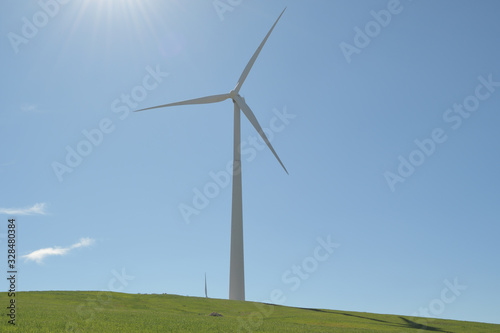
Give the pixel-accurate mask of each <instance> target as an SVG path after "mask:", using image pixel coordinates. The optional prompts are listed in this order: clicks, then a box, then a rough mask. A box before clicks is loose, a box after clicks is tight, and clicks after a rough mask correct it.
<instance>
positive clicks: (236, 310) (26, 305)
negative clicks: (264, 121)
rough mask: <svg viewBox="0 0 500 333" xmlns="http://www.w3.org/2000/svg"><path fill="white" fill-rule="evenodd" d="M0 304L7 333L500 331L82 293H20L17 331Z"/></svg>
mask: <svg viewBox="0 0 500 333" xmlns="http://www.w3.org/2000/svg"><path fill="white" fill-rule="evenodd" d="M0 305H1V307H2V309H4V310H3V313H2V316H1V318H2V319H1V321H2V322H1V323H0V331H1V332H37V333H41V332H106V333H107V332H273V333H274V332H301V333H302V332H341V333H342V332H363V333H367V332H414V333H427V332H454V333H458V332H464V333H465V332H467V333H474V332H478V333H479V332H480V333H485V332H500V325H493V324H483V323H474V322H463V321H453V320H441V319H429V318H427V319H426V318H414V317H402V316H395V315H380V314H371V313H361V312H347V311H333V310H320V309H300V308H291V307H285V306H276V305H267V304H262V303H254V302H241V301H229V300H220V299H206V298H199V297H185V296H176V295H166V294H164V295H136V294H122V293H111V292H82V291H43V292H21V293H16V327H12V325H10V324H8V323H7V321H8V320H9V318H8V316H6V314H7V312H8V309H6V307H7V306H8V305H9V297H8V296H7V293H5V292H4V293H2V296H1V297H0ZM4 305H5V306H4ZM211 313H218V314H221V315H222V316H215V315H212V316H210V314H211Z"/></svg>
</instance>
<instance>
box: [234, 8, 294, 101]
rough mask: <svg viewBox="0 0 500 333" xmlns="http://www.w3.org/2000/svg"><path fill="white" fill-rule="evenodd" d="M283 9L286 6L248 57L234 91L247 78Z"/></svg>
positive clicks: (238, 88)
mask: <svg viewBox="0 0 500 333" xmlns="http://www.w3.org/2000/svg"><path fill="white" fill-rule="evenodd" d="M285 10H286V7H285V9H283V11H282V12H281V14H280V16H279V17H278V19H277V20H276V22H274V24H273V26H272V27H271V30H269V32H268V33H267V35H266V37H265V38H264V40H263V41H262V43H260V45H259V47H258V48H257V51H255V53H254V54H253V56H252V58H250V61H249V62H248V64H247V66H246V67H245V69H244V70H243V73H241V76H240V78H239V80H238V83H237V84H236V88H234V90H235V91H236V93H238V92H239V91H240V89H241V86H242V85H243V82H245V79H246V78H247V76H248V73H249V72H250V70H251V69H252V66H253V64H254V62H255V60H257V57H258V56H259V53H260V51H261V50H262V48H263V47H264V44H266V41H267V39H268V38H269V35H271V32H272V31H273V29H274V27H275V26H276V24H277V23H278V21H279V19H280V18H281V15H283V13H284V12H285Z"/></svg>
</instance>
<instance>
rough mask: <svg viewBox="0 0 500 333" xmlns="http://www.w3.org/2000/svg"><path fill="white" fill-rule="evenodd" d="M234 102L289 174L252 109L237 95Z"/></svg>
mask: <svg viewBox="0 0 500 333" xmlns="http://www.w3.org/2000/svg"><path fill="white" fill-rule="evenodd" d="M234 101H235V102H236V104H238V106H239V107H240V109H241V111H243V113H244V114H245V116H246V117H247V119H248V120H249V121H250V122H251V123H252V125H253V127H254V128H255V130H256V131H257V132H258V133H259V134H260V136H261V137H262V140H264V142H265V143H266V144H267V146H268V147H269V149H271V151H272V152H273V154H274V157H276V159H277V160H278V162H280V164H281V166H282V167H283V169H284V170H285V172H286V173H287V174H288V171H287V170H286V168H285V166H284V165H283V162H281V160H280V158H279V157H278V154H276V151H275V150H274V148H273V145H271V142H269V140H268V139H267V136H266V133H264V131H263V130H262V127H260V124H259V122H258V121H257V118H255V115H254V113H253V112H252V110H251V109H250V107H249V106H248V105H247V103H246V102H245V100H244V99H243V98H242V97H241V96H240V95H236V96H234Z"/></svg>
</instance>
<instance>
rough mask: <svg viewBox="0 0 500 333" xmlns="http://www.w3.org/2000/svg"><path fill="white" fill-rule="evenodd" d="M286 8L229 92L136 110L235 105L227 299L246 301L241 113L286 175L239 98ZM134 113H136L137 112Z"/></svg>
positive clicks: (259, 128)
mask: <svg viewBox="0 0 500 333" xmlns="http://www.w3.org/2000/svg"><path fill="white" fill-rule="evenodd" d="M285 10H286V7H285V9H283V11H282V12H281V14H280V16H279V17H278V18H277V19H276V22H274V24H273V26H272V27H271V29H270V30H269V32H268V33H267V35H266V37H265V38H264V40H263V41H262V43H260V45H259V47H258V48H257V50H256V51H255V53H254V54H253V56H252V58H250V61H249V62H248V64H247V65H246V67H245V69H244V70H243V73H241V76H240V78H239V80H238V83H237V84H236V87H235V88H234V89H233V90H231V91H230V92H229V93H226V94H221V95H212V96H206V97H201V98H195V99H190V100H186V101H182V102H176V103H170V104H164V105H158V106H153V107H150V108H145V109H141V110H137V111H144V110H151V109H157V108H163V107H170V106H177V105H189V104H209V103H217V102H222V101H224V100H226V99H229V98H230V99H232V100H233V103H234V147H233V150H234V155H233V197H232V209H231V259H230V266H229V299H234V300H242V301H244V300H245V270H244V258H243V210H242V198H241V152H240V143H241V135H240V110H241V111H243V114H245V116H246V117H247V119H248V120H249V121H250V123H251V124H252V125H253V127H254V128H255V130H257V132H258V133H259V134H260V136H261V137H262V139H263V140H264V142H265V143H266V144H267V146H268V147H269V149H270V150H271V152H272V153H273V154H274V156H275V157H276V159H277V160H278V162H279V163H280V164H281V166H282V167H283V169H284V170H285V172H286V173H287V174H288V171H287V170H286V168H285V166H284V165H283V163H282V162H281V160H280V158H279V157H278V154H276V151H275V150H274V148H273V146H272V145H271V142H269V140H268V138H267V136H266V134H265V133H264V131H263V130H262V127H261V126H260V124H259V122H258V121H257V118H256V117H255V115H254V113H253V112H252V110H251V109H250V107H249V106H248V105H247V103H246V102H245V100H244V98H243V97H241V96H240V94H239V92H240V89H241V86H242V85H243V83H244V82H245V79H246V78H247V76H248V73H249V72H250V70H251V69H252V66H253V64H254V63H255V60H256V59H257V57H258V56H259V53H260V51H261V50H262V48H263V47H264V44H265V43H266V41H267V39H268V38H269V36H270V35H271V32H272V31H273V29H274V27H275V26H276V24H277V23H278V21H279V19H280V18H281V16H282V15H283V13H284V12H285ZM137 111H136V112H137Z"/></svg>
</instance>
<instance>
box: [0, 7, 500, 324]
mask: <svg viewBox="0 0 500 333" xmlns="http://www.w3.org/2000/svg"><path fill="white" fill-rule="evenodd" d="M66 2H67V3H66ZM66 2H65V1H61V2H53V1H49V0H46V1H43V0H42V1H40V2H37V1H3V2H2V3H1V5H0V6H1V7H0V8H1V10H0V22H1V35H2V36H3V38H2V43H1V44H0V52H1V54H2V59H3V61H2V65H1V66H2V73H3V75H2V78H1V79H0V80H1V85H2V90H1V91H2V102H3V107H2V111H1V113H0V151H1V152H2V154H1V156H0V179H1V186H0V188H1V191H0V214H1V216H2V217H1V218H3V219H4V220H5V222H6V220H7V219H8V218H9V217H16V218H17V223H18V253H19V254H20V255H24V256H25V257H24V258H23V259H21V260H18V264H19V266H18V268H19V288H20V290H103V291H104V290H119V291H123V292H128V293H173V294H180V295H190V296H204V274H205V272H206V274H207V279H208V294H209V296H210V297H214V298H227V297H228V284H229V240H230V238H229V236H230V234H229V233H230V211H231V186H230V184H228V183H227V182H226V180H225V177H226V175H227V172H226V171H225V170H226V166H227V163H228V162H230V161H231V159H232V121H233V119H232V118H233V115H232V103H231V102H230V101H229V100H228V101H225V102H222V103H218V104H211V105H201V106H183V107H177V108H170V109H159V110H150V111H146V112H141V113H132V112H130V111H131V110H134V109H139V108H145V107H149V106H154V105H158V104H165V103H170V102H175V101H178V100H183V99H190V98H196V97H201V96H206V95H212V94H222V93H227V92H229V91H230V90H231V89H232V88H234V86H235V85H236V82H237V79H238V78H239V76H240V74H241V72H242V70H243V68H244V67H245V65H246V63H247V62H248V60H249V59H250V57H251V56H252V54H253V52H254V51H255V49H256V48H257V46H258V45H259V43H260V42H261V40H262V39H263V37H264V36H265V34H266V33H267V31H268V30H269V28H270V27H271V25H272V24H273V22H274V21H275V20H276V18H277V17H278V15H279V14H280V13H281V11H282V10H283V8H284V7H287V10H286V12H285V14H284V15H283V17H282V18H281V20H280V22H279V23H278V25H277V26H276V28H275V30H274V32H273V34H272V35H271V37H270V38H269V40H268V42H267V44H266V46H265V47H264V49H263V50H262V52H261V54H260V56H259V58H258V60H257V62H256V63H255V65H254V67H253V69H252V71H251V72H250V75H249V76H248V78H247V80H246V82H245V84H244V86H243V88H242V90H241V94H242V96H243V97H245V99H246V102H247V103H248V105H249V106H250V107H251V108H252V110H253V111H254V113H255V115H256V116H257V119H258V120H259V122H260V124H261V125H262V127H265V128H267V129H268V133H269V136H270V137H272V138H270V140H271V142H272V144H273V146H274V148H275V149H276V151H277V153H278V155H279V156H280V158H281V160H282V161H283V163H284V164H285V166H286V167H287V169H288V171H289V173H290V175H286V173H285V172H283V169H282V168H281V166H280V165H279V163H278V162H277V161H276V159H275V158H274V156H273V155H272V153H271V152H270V151H269V150H268V149H267V148H266V149H261V143H260V142H259V141H257V140H256V135H257V133H256V132H255V130H254V129H253V128H252V126H251V124H250V123H249V122H248V120H247V119H246V118H242V140H243V141H244V142H245V143H246V147H247V153H246V154H244V155H243V214H244V215H243V216H244V233H245V234H244V239H245V270H246V271H245V278H246V297H247V300H252V301H264V300H270V299H272V298H274V299H276V301H277V302H279V303H280V304H284V305H290V306H299V307H315V308H326V309H341V310H352V311H366V312H377V313H391V314H402V315H425V313H427V315H429V316H431V317H439V318H452V319H460V320H469V321H484V322H491V323H500V317H499V316H498V306H497V304H498V299H499V298H500V289H499V288H498V280H499V278H500V269H499V268H498V264H497V263H498V256H499V254H500V251H499V246H498V234H499V232H500V227H499V224H498V221H499V218H500V210H499V205H498V198H499V195H500V190H499V188H500V181H499V177H498V165H499V162H500V155H499V150H498V145H499V144H500V138H499V136H498V130H497V124H498V122H499V120H500V115H499V112H498V111H499V110H500V83H499V82H500V70H499V68H498V59H500V48H499V47H498V46H497V44H498V43H497V42H496V41H497V39H498V36H499V34H500V21H499V20H498V15H497V14H498V12H499V9H500V4H499V3H498V2H497V1H493V0H490V1H486V0H485V1H481V2H479V3H476V2H473V1H451V0H449V1H439V2H434V1H425V0H420V1H409V0H401V1H400V2H398V1H395V0H391V1H386V0H384V1H347V0H343V1H326V0H324V1H313V2H311V1H298V0H295V1H293V0H276V1H272V2H269V1H260V0H258V1H257V0H256V1H232V2H228V1H225V0H221V1H220V2H214V1H202V0H196V1H195V0H193V1H189V2H186V1H180V0H170V1H159V0H146V1H141V2H140V3H141V4H140V5H139V4H137V3H136V2H133V1H126V0H122V1H120V0H107V1H93V0H81V1H76V0H75V1H66ZM221 3H222V5H221ZM229 3H231V4H229ZM47 4H48V5H47ZM214 4H215V5H217V8H216V6H215V5H214ZM76 155H78V156H76ZM214 177H215V178H217V182H216V181H215V180H214ZM206 191H208V192H206ZM210 191H211V192H210ZM199 193H201V195H200V194H199ZM207 193H208V194H207ZM207 195H208V197H207ZM188 206H189V207H191V208H192V212H194V211H196V213H193V214H187V215H186V214H184V215H183V214H182V213H181V210H180V207H188ZM6 232H7V227H6V223H4V230H0V233H1V235H0V237H1V238H0V240H1V241H2V243H3V244H5V233H6ZM327 243H332V244H335V246H333V245H331V244H330V246H327V245H324V244H327ZM321 244H323V245H321ZM2 248H4V251H6V247H5V245H3V246H2ZM36 251H38V252H36ZM2 267H4V269H5V270H6V263H2ZM4 288H6V289H7V285H5V287H4ZM277 295H278V296H279V297H278V296H277ZM425 311H426V312H425Z"/></svg>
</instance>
